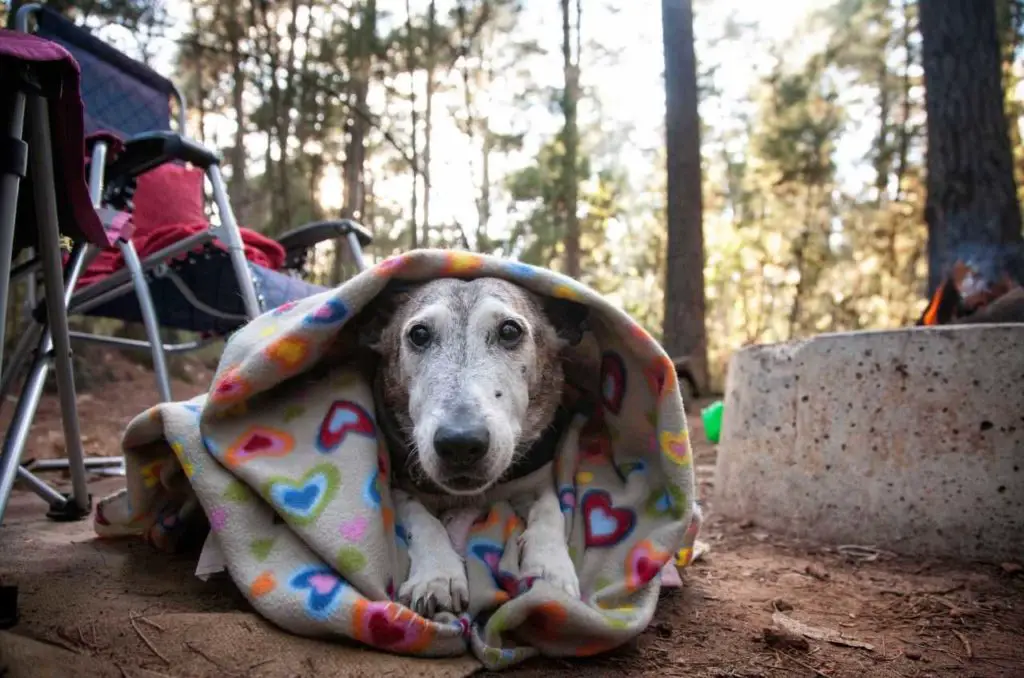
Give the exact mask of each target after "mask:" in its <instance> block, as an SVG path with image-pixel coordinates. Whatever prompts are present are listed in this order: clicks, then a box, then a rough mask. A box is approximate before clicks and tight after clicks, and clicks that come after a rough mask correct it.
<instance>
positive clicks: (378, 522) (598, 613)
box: [95, 250, 700, 669]
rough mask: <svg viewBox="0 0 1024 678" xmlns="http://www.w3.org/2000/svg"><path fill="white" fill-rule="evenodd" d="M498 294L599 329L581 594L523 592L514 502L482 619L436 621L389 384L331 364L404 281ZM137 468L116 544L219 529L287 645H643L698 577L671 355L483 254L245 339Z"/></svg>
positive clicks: (585, 429) (145, 433)
mask: <svg viewBox="0 0 1024 678" xmlns="http://www.w3.org/2000/svg"><path fill="white" fill-rule="evenodd" d="M482 276H493V277H500V278H504V279H507V280H509V281H512V282H514V283H517V284H519V285H521V286H523V287H525V288H528V289H530V290H533V291H534V292H536V293H539V294H542V295H553V296H556V297H561V298H566V299H572V300H575V301H577V302H579V303H582V304H586V305H588V306H589V307H590V310H591V312H590V319H589V330H588V334H589V335H592V337H590V338H589V340H591V341H592V342H594V345H595V346H596V347H597V348H598V351H597V353H598V356H599V359H598V360H597V361H596V362H595V368H594V374H593V375H592V376H593V387H594V388H593V392H594V395H595V399H596V406H595V407H593V408H590V409H591V412H590V413H589V414H585V415H584V414H580V415H577V418H576V421H575V423H574V424H573V425H572V426H571V427H569V430H568V431H567V433H566V434H565V435H564V437H563V440H562V442H561V445H560V448H559V451H558V455H557V458H556V463H555V469H554V472H553V477H552V482H553V483H557V485H556V487H557V490H558V494H559V498H560V502H561V507H562V511H563V513H564V516H565V520H566V527H567V534H568V535H569V537H568V544H567V547H568V549H569V553H570V555H571V557H572V559H573V562H574V564H575V566H576V569H577V572H578V574H579V579H580V586H581V591H582V594H581V598H580V599H570V598H569V597H568V596H567V595H566V594H565V593H563V592H561V591H559V590H556V589H555V588H554V587H552V586H549V585H548V584H547V583H546V582H545V581H543V580H537V579H534V580H531V581H527V580H525V578H524V579H522V580H521V579H520V577H519V576H518V566H519V563H518V553H519V544H518V537H519V536H520V535H521V534H522V532H523V530H524V529H525V525H524V524H523V519H522V517H521V516H518V515H517V514H516V513H515V512H514V511H513V509H512V507H511V506H510V505H509V504H508V503H505V502H502V503H499V504H497V505H494V506H491V507H490V508H489V510H485V511H482V512H481V514H480V516H479V517H478V519H477V520H476V521H475V522H474V523H473V524H471V525H468V526H466V530H465V533H464V537H465V543H464V544H462V545H461V546H462V548H463V549H464V555H465V564H466V568H467V572H468V576H469V585H470V605H469V611H468V613H466V614H463V615H462V616H460V617H459V618H455V617H454V616H453V615H450V614H446V613H442V614H439V615H438V616H436V617H435V618H433V619H425V618H421V617H420V616H418V615H416V614H415V613H414V612H413V611H412V610H410V609H408V608H406V607H404V606H403V605H401V604H400V603H398V602H395V593H396V591H397V590H398V588H399V587H400V585H401V583H402V582H403V580H404V578H405V577H406V576H407V574H408V570H409V562H408V556H407V542H406V537H405V531H404V528H403V526H402V525H401V524H396V522H395V511H394V507H393V504H392V500H391V491H390V486H389V471H390V468H389V456H388V450H387V449H386V448H385V446H384V442H383V440H382V436H378V432H377V428H376V425H375V411H374V400H373V395H372V388H371V385H370V384H369V383H367V381H366V378H365V377H362V376H360V372H359V371H358V370H356V369H354V367H353V366H351V365H348V366H347V365H345V363H344V361H343V360H338V359H337V358H336V357H332V358H331V359H329V360H324V357H325V355H326V354H327V352H328V351H329V350H330V349H331V347H332V346H334V347H336V346H337V345H338V340H339V333H342V332H344V331H345V325H346V321H347V320H349V319H350V318H351V317H353V315H354V314H356V313H357V312H358V311H359V310H360V309H361V308H363V307H364V306H366V305H367V304H368V303H369V302H370V301H371V300H372V299H373V298H374V297H375V296H376V295H378V294H379V293H381V292H382V291H383V290H384V288H385V285H386V284H387V283H388V282H389V281H390V280H392V279H395V278H398V279H402V280H409V281H417V280H420V281H422V280H429V279H433V278H438V277H464V278H472V277H482ZM332 355H333V354H332ZM123 449H124V453H125V456H126V467H127V488H126V489H125V490H124V491H122V492H120V493H118V494H116V495H114V496H112V497H108V498H106V499H104V500H103V501H102V502H101V503H100V504H99V505H98V507H97V511H96V516H95V528H96V531H97V532H98V533H99V534H100V535H107V536H113V535H127V534H135V535H143V536H145V537H146V538H147V539H148V540H150V541H151V542H152V543H154V544H156V545H157V546H159V547H161V548H167V549H171V548H175V547H177V546H180V545H181V543H182V540H186V541H193V540H196V539H198V540H202V539H203V538H204V537H205V536H206V534H207V533H206V529H205V526H206V524H207V523H208V525H209V535H210V537H209V538H210V539H212V540H214V541H215V542H216V547H217V548H218V549H219V551H220V552H221V553H222V554H223V558H224V560H225V562H226V565H227V570H228V572H229V574H230V576H231V577H232V579H233V580H234V582H235V583H236V584H237V585H238V587H239V588H240V589H241V591H242V592H243V593H244V595H245V596H246V597H247V598H248V599H249V601H250V602H251V603H252V605H253V607H254V608H255V609H256V610H257V611H259V612H260V613H261V614H262V615H264V616H265V617H266V618H267V619H269V620H271V621H272V622H274V623H276V624H277V625H279V626H281V627H283V628H284V629H287V630H289V631H292V632H294V633H297V634H301V635H307V636H319V637H326V638H336V639H351V640H355V641H358V642H361V643H365V644H366V645H369V646H372V647H375V648H379V649H382V650H386V651H392V652H398V653H405V654H416V655H424V656H442V655H454V654H459V653H463V652H466V651H472V652H473V653H474V654H475V655H476V656H477V657H478V658H479V659H480V660H481V662H482V663H483V664H484V665H485V666H486V667H488V668H491V669H498V668H503V667H506V666H509V665H512V664H515V663H517V662H519V661H522V660H524V659H526V658H529V657H531V656H534V655H536V654H538V653H540V654H545V655H549V656H563V657H565V656H586V655H593V654H597V653H600V652H604V651H607V650H610V649H612V648H615V647H617V646H619V645H621V644H623V643H625V642H627V641H629V640H630V639H631V638H633V637H634V636H636V635H638V634H639V633H640V632H642V631H643V630H644V628H645V627H646V626H647V624H648V623H649V622H650V620H651V617H652V616H653V614H654V611H655V607H656V605H657V601H658V594H659V591H660V588H661V586H662V576H661V572H662V570H663V568H664V567H672V566H673V560H675V564H676V565H679V566H685V565H686V564H688V563H689V561H690V560H691V558H692V553H693V546H694V540H695V538H696V535H697V531H698V529H699V526H700V511H699V509H698V507H697V503H696V500H695V493H694V476H693V468H692V460H691V452H690V445H689V439H688V433H687V428H686V419H685V416H684V413H683V404H682V400H681V398H680V393H679V388H678V383H677V381H676V376H675V370H674V368H673V364H672V362H671V360H670V359H669V358H668V356H666V355H665V353H664V351H663V350H662V348H661V347H660V345H659V344H658V343H657V342H656V341H655V340H654V339H652V337H651V336H650V335H649V334H648V333H647V332H646V331H644V330H643V329H642V328H641V327H640V326H639V325H637V324H636V323H635V322H633V321H632V320H631V319H630V318H629V317H628V316H627V315H626V314H625V313H624V312H623V311H621V310H619V309H618V308H616V307H615V306H613V305H611V304H610V303H608V302H607V301H606V300H605V299H604V298H602V297H601V296H600V295H599V294H597V293H596V292H594V291H592V290H591V289H589V288H587V287H585V286H584V285H582V284H580V283H578V282H576V281H574V280H572V279H571V278H568V277H566V276H563V275H560V274H557V273H554V272H551V271H548V270H545V269H541V268H535V267H532V266H528V265H525V264H522V263H518V262H513V261H506V260H501V259H497V258H491V257H486V256H480V255H476V254H470V253H465V252H452V251H434V250H420V251H415V252H410V253H407V254H404V255H401V256H398V257H393V258H391V259H387V260H385V261H383V262H381V263H380V264H378V265H376V266H375V267H373V268H371V269H369V270H367V271H365V272H363V273H360V274H359V275H357V276H356V277H354V278H352V279H351V280H350V281H349V282H347V283H345V284H344V285H342V286H341V287H339V288H338V289H335V290H331V291H327V292H324V293H322V294H318V295H316V296H313V297H309V298H307V299H304V300H301V301H298V302H293V303H289V304H286V305H285V306H282V307H280V308H277V309H275V310H273V311H269V312H267V313H265V314H263V315H261V316H260V317H258V318H256V319H255V320H253V321H252V322H251V323H249V324H248V325H246V326H245V327H243V328H241V329H240V330H239V331H238V332H237V333H236V334H234V335H233V336H232V337H231V338H230V339H229V341H228V342H227V344H226V346H225V349H224V354H223V356H222V359H221V362H220V366H219V367H218V369H217V372H216V376H215V377H214V380H213V383H212V387H211V388H210V390H209V392H208V393H207V394H205V395H202V396H200V397H197V398H195V399H193V400H191V401H188V402H182V403H167V404H162V405H159V406H157V407H154V408H152V409H150V410H148V411H147V412H144V413H142V414H141V415H139V416H138V417H136V418H135V419H134V420H133V421H132V422H131V424H130V425H129V426H128V429H127V431H126V432H125V435H124V439H123ZM199 526H201V528H200V527H199Z"/></svg>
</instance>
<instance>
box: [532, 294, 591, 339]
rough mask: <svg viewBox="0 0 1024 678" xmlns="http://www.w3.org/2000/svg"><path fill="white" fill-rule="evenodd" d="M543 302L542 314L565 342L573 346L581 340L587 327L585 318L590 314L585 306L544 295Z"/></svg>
mask: <svg viewBox="0 0 1024 678" xmlns="http://www.w3.org/2000/svg"><path fill="white" fill-rule="evenodd" d="M543 303H544V314H545V315H547V317H548V320H549V321H550V322H551V324H552V326H554V328H555V331H556V332H557V333H558V336H559V337H560V338H561V339H562V340H563V341H565V342H566V344H568V345H569V346H575V345H577V344H578V343H580V342H581V341H583V333H584V332H586V331H587V329H588V328H587V318H588V316H589V315H590V309H589V308H588V307H587V306H584V305H583V304H579V303H576V302H575V301H569V300H568V299H558V298H556V297H545V298H544V302H543Z"/></svg>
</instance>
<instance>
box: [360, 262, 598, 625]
mask: <svg viewBox="0 0 1024 678" xmlns="http://www.w3.org/2000/svg"><path fill="white" fill-rule="evenodd" d="M361 316H362V317H361V320H360V322H359V323H358V324H359V329H358V341H359V343H360V344H361V345H362V346H363V347H365V348H367V349H369V350H370V351H371V352H372V355H374V356H375V357H376V364H375V365H374V390H375V404H376V407H377V421H378V427H379V429H380V430H381V432H382V434H383V435H384V436H385V439H386V441H387V443H388V446H389V449H390V451H391V458H392V468H393V470H394V471H393V478H392V485H393V487H394V495H393V496H394V500H395V511H396V515H397V519H398V522H399V523H400V524H402V525H403V526H404V528H405V530H406V535H407V538H408V541H409V559H410V563H411V564H410V572H409V576H408V578H407V579H406V581H405V583H404V584H403V585H402V586H401V587H400V589H399V592H398V598H399V601H400V602H402V603H403V604H405V605H407V606H409V607H411V608H412V609H413V610H415V611H416V612H418V613H420V614H423V615H425V616H433V615H434V614H435V613H436V612H442V611H447V612H452V613H455V614H458V613H461V612H462V611H464V610H465V609H466V607H467V604H468V602H469V585H468V580H467V574H466V568H465V563H464V561H463V556H462V555H460V553H459V552H458V551H457V550H456V548H455V547H454V545H453V544H452V541H451V539H450V538H449V533H448V532H447V531H446V527H445V521H446V520H447V519H449V518H451V517H452V516H453V515H454V514H456V513H460V512H461V513H462V514H465V513H466V512H470V513H474V512H476V513H478V512H479V511H480V510H482V509H483V508H484V507H486V506H488V505H490V504H492V503H493V502H495V501H502V500H506V501H509V502H510V503H511V505H512V506H513V508H514V509H515V510H516V512H517V513H518V514H519V515H520V517H521V518H523V519H525V521H526V528H525V530H524V532H523V535H522V537H521V540H520V545H521V551H520V573H521V577H538V578H541V579H544V580H546V581H548V582H550V583H551V584H552V585H554V586H555V587H557V588H558V589H560V590H562V591H564V592H565V593H566V594H568V595H569V596H573V597H577V598H578V597H579V595H580V590H579V580H578V579H577V575H576V572H575V568H574V566H573V563H572V560H571V558H570V557H569V553H568V550H567V547H566V534H565V522H564V518H563V514H562V512H561V508H560V506H559V501H558V497H557V494H556V491H555V486H554V479H553V468H552V462H553V459H554V456H555V454H556V451H557V447H558V443H559V440H560V439H561V437H562V434H563V433H564V432H565V429H566V427H567V426H568V424H569V422H570V420H571V419H572V414H571V412H569V411H568V410H567V409H566V408H564V407H562V404H561V403H562V396H563V386H564V382H565V372H564V369H563V358H564V355H565V351H566V350H567V349H568V348H569V347H572V346H574V345H577V344H579V342H580V341H581V339H582V337H583V333H584V332H585V331H586V316H587V310H586V307H585V306H582V305H580V304H575V303H573V302H569V301H565V300H559V299H554V298H541V297H540V296H538V295H535V294H533V293H531V292H528V291H527V290H525V289H523V288H521V287H519V286H517V285H514V284H512V283H510V282H507V281H504V280H500V279H497V278H479V279H475V280H459V279H454V278H443V279H439V280H434V281H431V282H428V283H424V284H420V285H408V286H405V287H404V288H400V289H398V290H395V291H393V292H391V293H389V294H386V295H384V296H383V297H382V298H381V299H380V300H379V301H378V302H376V303H375V304H374V305H372V306H371V307H370V308H368V309H366V310H365V311H364V312H363V313H362V314H361Z"/></svg>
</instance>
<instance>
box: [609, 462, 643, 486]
mask: <svg viewBox="0 0 1024 678" xmlns="http://www.w3.org/2000/svg"><path fill="white" fill-rule="evenodd" d="M646 470H647V464H646V463H645V462H644V460H643V459H632V460H630V461H624V462H622V463H621V464H616V465H615V472H616V473H618V475H619V479H620V480H622V482H627V481H628V480H629V477H630V476H631V475H633V474H634V473H643V472H644V471H646Z"/></svg>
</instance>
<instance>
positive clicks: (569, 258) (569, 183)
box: [562, 0, 580, 278]
mask: <svg viewBox="0 0 1024 678" xmlns="http://www.w3.org/2000/svg"><path fill="white" fill-rule="evenodd" d="M578 11H579V6H578V5H577V23H576V32H577V35H578V34H579V29H580V25H579V14H578ZM562 62H563V72H564V74H565V90H564V91H563V92H562V114H563V115H564V116H565V127H564V128H563V130H562V143H563V144H564V146H565V148H564V151H565V154H564V156H563V164H562V211H563V214H564V217H565V261H564V268H563V270H564V272H565V274H566V275H568V276H569V277H572V278H579V277H580V222H579V219H578V218H577V216H576V207H577V203H578V202H579V177H577V176H576V164H577V162H576V158H577V155H578V150H579V130H578V129H577V126H576V107H577V103H578V102H579V78H580V72H579V54H576V59H575V61H574V60H573V55H572V29H571V24H570V22H569V0H562Z"/></svg>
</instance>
